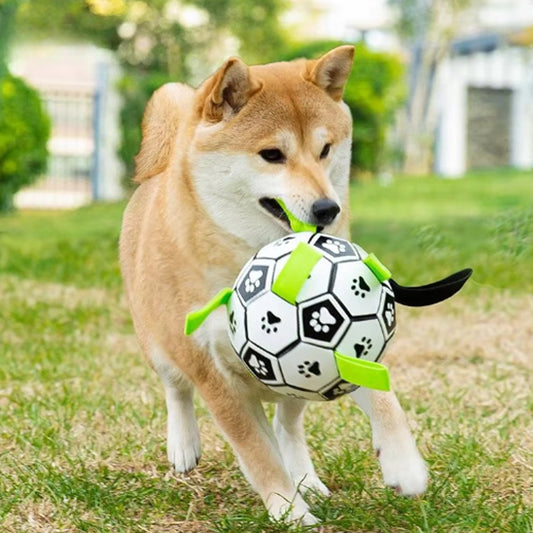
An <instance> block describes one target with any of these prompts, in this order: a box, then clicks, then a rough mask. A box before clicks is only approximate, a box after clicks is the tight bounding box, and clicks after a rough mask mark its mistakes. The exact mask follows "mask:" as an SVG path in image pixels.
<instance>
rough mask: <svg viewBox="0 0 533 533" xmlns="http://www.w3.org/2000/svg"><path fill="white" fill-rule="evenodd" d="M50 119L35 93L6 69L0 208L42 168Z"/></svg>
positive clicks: (0, 107)
mask: <svg viewBox="0 0 533 533" xmlns="http://www.w3.org/2000/svg"><path fill="white" fill-rule="evenodd" d="M49 136H50V120H49V118H48V115H47V113H46V111H45V109H44V107H43V105H42V103H41V100H40V98H39V94H38V93H37V91H35V89H32V88H31V87H30V86H29V85H27V84H26V83H25V82H24V81H23V80H21V79H20V78H16V77H15V76H12V75H11V74H9V73H5V74H4V75H3V76H1V77H0V212H2V211H9V210H11V209H12V208H13V196H14V194H15V193H16V192H17V191H18V190H19V189H21V188H22V187H24V186H26V185H30V184H31V183H33V182H34V181H35V180H36V179H37V178H38V177H39V176H40V175H41V174H42V173H43V172H44V171H45V170H46V163H47V157H48V152H47V149H46V143H47V141H48V138H49Z"/></svg>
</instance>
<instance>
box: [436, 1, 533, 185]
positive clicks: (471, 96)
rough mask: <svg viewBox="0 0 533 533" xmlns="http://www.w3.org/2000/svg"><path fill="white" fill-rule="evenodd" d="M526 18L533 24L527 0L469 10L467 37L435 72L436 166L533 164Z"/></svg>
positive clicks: (453, 170)
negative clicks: (525, 29)
mask: <svg viewBox="0 0 533 533" xmlns="http://www.w3.org/2000/svg"><path fill="white" fill-rule="evenodd" d="M528 26H529V27H533V3H532V2H530V1H528V0H527V1H526V0H487V1H486V2H484V4H483V7H482V8H480V9H474V10H472V11H471V12H470V13H467V17H466V24H465V25H464V26H463V31H462V34H463V35H464V37H462V38H460V39H457V40H456V41H455V42H454V43H453V46H452V51H451V53H450V55H449V57H448V58H447V59H446V60H444V61H443V63H442V65H441V66H440V67H439V69H438V72H437V73H436V76H435V90H434V100H433V101H434V103H435V107H436V113H437V115H438V121H437V132H436V142H435V171H436V172H437V173H439V174H441V175H444V176H450V177H456V176H461V175H462V174H464V172H466V171H467V170H471V169H477V168H489V167H503V166H512V167H516V168H520V169H529V168H533V50H532V49H531V47H530V46H531V44H533V42H529V43H527V44H528V45H529V46H524V44H526V43H525V41H526V40H527V39H524V28H527V27H528ZM526 34H527V31H526ZM525 37H527V35H525ZM530 40H531V39H530Z"/></svg>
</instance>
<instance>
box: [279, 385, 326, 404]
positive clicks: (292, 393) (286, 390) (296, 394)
mask: <svg viewBox="0 0 533 533" xmlns="http://www.w3.org/2000/svg"><path fill="white" fill-rule="evenodd" d="M270 389H271V390H273V391H275V392H278V393H279V394H283V396H289V397H290V398H297V399H300V400H312V401H317V400H318V401H324V397H323V396H322V395H321V394H319V393H318V392H311V391H308V390H300V389H298V388H296V387H290V386H288V385H279V386H271V387H270Z"/></svg>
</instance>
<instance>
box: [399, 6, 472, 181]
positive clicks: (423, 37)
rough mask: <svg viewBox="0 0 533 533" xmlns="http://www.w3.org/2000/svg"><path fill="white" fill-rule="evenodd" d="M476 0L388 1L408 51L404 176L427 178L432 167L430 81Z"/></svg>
mask: <svg viewBox="0 0 533 533" xmlns="http://www.w3.org/2000/svg"><path fill="white" fill-rule="evenodd" d="M475 2H476V0H389V3H390V4H391V5H392V6H394V7H395V8H396V9H397V12H398V19H397V24H396V28H397V31H398V33H399V34H400V36H402V37H403V39H404V41H405V42H406V44H408V45H409V46H410V47H411V50H412V60H411V69H410V97H409V102H408V108H407V123H406V125H405V131H404V172H406V173H407V174H413V175H427V174H429V173H430V172H431V170H432V166H433V145H434V136H435V127H436V116H435V113H434V109H433V106H432V91H433V85H432V81H433V77H434V74H435V72H436V71H437V69H438V67H439V65H440V63H441V62H442V60H443V59H444V58H445V57H446V56H447V55H448V53H449V51H450V46H451V43H452V40H453V38H454V37H455V35H457V32H458V29H459V27H460V25H459V18H460V15H461V14H462V13H463V12H464V11H465V10H466V9H467V8H468V7H470V6H471V5H472V4H473V3H475Z"/></svg>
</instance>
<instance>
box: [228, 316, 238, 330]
mask: <svg viewBox="0 0 533 533" xmlns="http://www.w3.org/2000/svg"><path fill="white" fill-rule="evenodd" d="M229 329H230V330H231V332H232V333H233V334H234V335H235V331H237V319H236V318H235V311H232V312H231V313H230V315H229Z"/></svg>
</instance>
